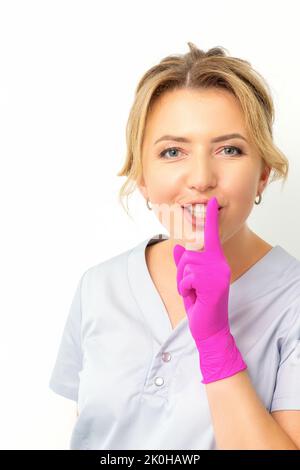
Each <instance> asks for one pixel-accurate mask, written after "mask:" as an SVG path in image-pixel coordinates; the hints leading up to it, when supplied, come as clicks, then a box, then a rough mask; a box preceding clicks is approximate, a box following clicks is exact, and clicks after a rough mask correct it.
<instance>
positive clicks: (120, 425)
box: [50, 43, 300, 449]
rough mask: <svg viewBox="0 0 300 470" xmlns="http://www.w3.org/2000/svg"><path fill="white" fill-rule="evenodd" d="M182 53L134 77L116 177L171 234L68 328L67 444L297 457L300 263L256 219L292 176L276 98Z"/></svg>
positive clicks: (135, 257) (122, 267) (112, 271)
mask: <svg viewBox="0 0 300 470" xmlns="http://www.w3.org/2000/svg"><path fill="white" fill-rule="evenodd" d="M188 45H189V47H190V52H189V53H187V54H185V55H177V56H169V57H166V58H165V59H163V60H162V61H161V62H160V63H159V64H158V65H156V66H154V67H152V68H151V69H150V70H149V71H147V72H146V73H145V74H144V76H143V77H142V79H141V80H140V82H139V84H138V87H137V89H136V95H135V100H134V103H133V106H132V109H131V112H130V116H129V120H128V124H127V145H128V152H127V158H126V161H125V163H124V166H123V168H122V170H121V171H120V172H119V176H127V179H126V181H125V183H124V184H123V186H122V188H121V190H120V200H121V202H122V198H123V197H124V196H125V195H127V196H128V195H129V194H130V193H131V192H132V191H133V189H134V188H138V189H139V191H140V192H141V194H142V195H143V196H144V198H145V200H146V202H147V207H148V208H149V209H153V210H154V212H155V214H156V216H157V217H158V219H159V220H160V222H161V223H162V224H163V225H164V226H165V227H166V228H167V230H168V232H169V236H166V235H164V234H157V235H155V236H152V237H151V238H150V239H149V238H147V239H146V240H144V241H142V242H141V243H140V244H138V245H137V246H135V247H134V248H132V249H130V250H128V251H126V252H123V253H121V254H119V255H117V256H115V257H113V258H111V259H108V260H106V261H104V262H102V263H100V264H98V265H95V266H92V267H91V268H89V269H88V270H87V271H86V272H85V273H84V274H83V275H82V277H81V279H80V282H79V284H78V286H77V290H76V293H75V296H74V299H73V302H72V305H71V309H70V312H69V316H68V320H67V322H66V326H65V329H64V332H63V337H62V340H61V345H60V349H59V352H58V357H57V360H56V364H55V367H54V370H53V372H52V377H51V380H50V387H51V389H52V390H53V391H55V392H56V393H59V394H61V395H63V396H65V397H67V398H69V399H72V400H75V401H77V402H78V409H79V417H78V419H77V423H76V425H75V428H74V430H73V433H72V438H71V449H299V447H300V360H299V344H300V297H299V294H300V262H299V260H297V259H296V258H294V257H293V256H292V255H290V254H289V253H288V252H287V251H286V250H284V249H283V248H282V247H281V246H279V245H276V246H272V245H270V244H269V243H268V242H267V241H265V240H263V239H262V238H260V237H259V236H258V235H257V234H256V233H254V232H253V231H252V230H251V229H250V228H249V227H248V225H247V223H246V220H247V218H248V216H249V214H250V212H251V210H252V209H253V207H254V206H253V203H254V202H255V204H260V203H261V200H262V194H263V192H264V190H265V188H266V186H267V183H268V180H269V176H270V172H271V171H273V179H272V181H274V180H276V179H279V178H283V179H284V180H285V179H286V178H287V175H288V160H287V159H286V157H285V155H284V154H283V153H282V152H281V151H280V150H279V149H278V148H277V147H276V146H275V144H274V142H273V139H272V124H273V119H274V108H273V102H272V98H271V94H270V92H269V91H268V87H267V85H266V83H265V82H264V80H263V78H262V77H261V76H260V75H259V74H258V73H257V72H255V71H254V70H253V69H252V68H251V65H250V63H249V62H247V61H245V60H242V59H238V58H235V57H229V56H228V55H226V53H225V50H224V48H221V47H216V48H213V49H210V50H209V51H208V52H206V53H205V52H203V51H202V50H199V49H197V48H196V46H195V45H194V44H192V43H188ZM257 197H258V200H257V199H256V198H257Z"/></svg>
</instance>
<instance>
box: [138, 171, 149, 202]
mask: <svg viewBox="0 0 300 470" xmlns="http://www.w3.org/2000/svg"><path fill="white" fill-rule="evenodd" d="M137 187H138V188H139V190H140V192H141V193H142V195H143V196H144V198H145V199H146V200H147V199H148V191H147V186H146V184H145V181H144V177H143V176H141V177H140V179H139V180H138V182H137Z"/></svg>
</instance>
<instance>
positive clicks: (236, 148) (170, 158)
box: [159, 145, 243, 160]
mask: <svg viewBox="0 0 300 470" xmlns="http://www.w3.org/2000/svg"><path fill="white" fill-rule="evenodd" d="M224 149H234V150H236V152H237V154H235V155H234V154H231V153H227V154H226V155H228V156H229V157H231V156H233V157H235V156H236V155H242V153H243V152H242V150H241V149H240V148H239V147H235V146H233V145H229V146H226V147H223V149H222V150H224ZM170 150H180V149H179V148H178V147H168V148H166V149H165V150H163V151H162V152H161V153H160V154H159V157H160V158H165V159H168V160H174V158H172V157H166V154H167V153H168V152H169V151H170ZM173 156H174V155H173ZM174 157H175V158H176V155H175V156H174Z"/></svg>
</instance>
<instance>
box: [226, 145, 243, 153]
mask: <svg viewBox="0 0 300 470" xmlns="http://www.w3.org/2000/svg"><path fill="white" fill-rule="evenodd" d="M224 149H234V150H236V151H237V155H242V153H243V152H242V150H241V149H240V148H239V147H235V146H233V145H229V146H227V147H223V149H222V150H224ZM226 155H229V156H231V155H233V154H231V153H227V154H226ZM233 156H235V155H233Z"/></svg>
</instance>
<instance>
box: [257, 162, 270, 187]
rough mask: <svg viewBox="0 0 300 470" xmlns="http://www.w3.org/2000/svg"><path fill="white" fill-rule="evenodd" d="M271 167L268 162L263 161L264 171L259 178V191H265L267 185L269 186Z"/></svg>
mask: <svg viewBox="0 0 300 470" xmlns="http://www.w3.org/2000/svg"><path fill="white" fill-rule="evenodd" d="M271 169H272V168H270V167H269V166H268V165H267V164H266V163H264V162H263V163H262V172H261V175H260V179H259V185H258V192H259V193H260V194H262V193H263V191H264V189H265V187H266V186H267V183H268V179H269V176H270V172H271Z"/></svg>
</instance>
